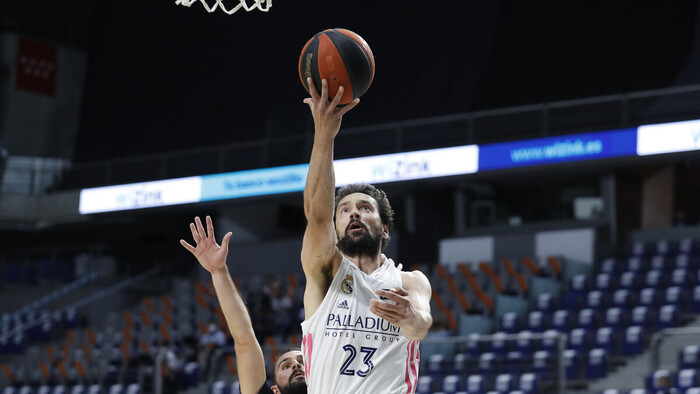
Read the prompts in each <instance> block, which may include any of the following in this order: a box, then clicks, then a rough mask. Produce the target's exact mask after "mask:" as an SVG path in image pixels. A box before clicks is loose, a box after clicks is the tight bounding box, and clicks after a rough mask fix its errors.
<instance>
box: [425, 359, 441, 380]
mask: <svg viewBox="0 0 700 394" xmlns="http://www.w3.org/2000/svg"><path fill="white" fill-rule="evenodd" d="M444 371H445V356H444V355H442V354H431V355H430V356H429V357H428V364H427V365H426V373H427V374H428V376H432V377H433V378H435V379H436V380H439V379H441V378H442V376H443V375H444Z"/></svg>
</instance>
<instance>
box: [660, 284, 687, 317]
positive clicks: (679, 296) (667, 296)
mask: <svg viewBox="0 0 700 394" xmlns="http://www.w3.org/2000/svg"><path fill="white" fill-rule="evenodd" d="M663 302H664V304H666V305H675V306H676V307H677V308H678V310H679V311H680V312H681V313H684V312H686V311H687V310H688V309H689V306H690V294H689V293H688V291H687V290H685V289H684V288H682V287H680V286H670V287H667V288H666V290H665V291H664V299H663Z"/></svg>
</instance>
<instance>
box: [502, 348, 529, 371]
mask: <svg viewBox="0 0 700 394" xmlns="http://www.w3.org/2000/svg"><path fill="white" fill-rule="evenodd" d="M526 360H528V358H527V357H526V356H525V355H523V353H521V352H517V351H514V352H508V354H506V358H505V360H504V371H503V372H505V373H510V374H521V373H523V370H524V369H525V368H527V366H526V365H525V364H526Z"/></svg>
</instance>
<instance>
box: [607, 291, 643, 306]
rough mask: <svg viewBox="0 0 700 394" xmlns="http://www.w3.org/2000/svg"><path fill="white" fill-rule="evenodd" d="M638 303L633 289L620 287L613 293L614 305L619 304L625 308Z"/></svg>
mask: <svg viewBox="0 0 700 394" xmlns="http://www.w3.org/2000/svg"><path fill="white" fill-rule="evenodd" d="M636 305H637V298H636V297H635V296H634V292H633V290H628V289H618V290H615V292H613V293H612V306H619V307H622V308H625V309H631V308H633V307H634V306H636Z"/></svg>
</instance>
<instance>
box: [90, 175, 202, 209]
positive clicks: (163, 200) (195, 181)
mask: <svg viewBox="0 0 700 394" xmlns="http://www.w3.org/2000/svg"><path fill="white" fill-rule="evenodd" d="M201 190H202V180H201V178H200V177H198V176H196V177H188V178H177V179H168V180H164V181H154V182H142V183H132V184H128V185H119V186H106V187H97V188H92V189H83V190H81V191H80V206H79V208H78V210H79V211H80V213H81V214H83V215H84V214H89V213H98V212H111V211H123V210H126V209H140V208H153V207H160V206H165V205H175V204H187V203H193V202H198V201H200V199H201Z"/></svg>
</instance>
